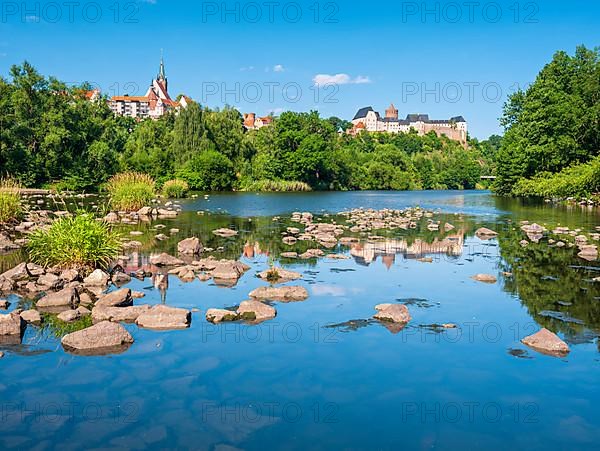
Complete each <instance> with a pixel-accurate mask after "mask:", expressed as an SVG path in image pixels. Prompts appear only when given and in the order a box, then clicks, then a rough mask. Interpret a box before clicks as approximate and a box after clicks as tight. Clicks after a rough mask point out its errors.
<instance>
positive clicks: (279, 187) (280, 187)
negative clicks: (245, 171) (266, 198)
mask: <svg viewBox="0 0 600 451" xmlns="http://www.w3.org/2000/svg"><path fill="white" fill-rule="evenodd" d="M243 191H250V192H259V191H262V192H292V191H312V188H311V187H310V185H309V184H308V183H304V182H296V181H293V180H291V181H289V180H258V181H256V182H251V183H249V184H248V185H247V186H246V187H245V188H244V189H243Z"/></svg>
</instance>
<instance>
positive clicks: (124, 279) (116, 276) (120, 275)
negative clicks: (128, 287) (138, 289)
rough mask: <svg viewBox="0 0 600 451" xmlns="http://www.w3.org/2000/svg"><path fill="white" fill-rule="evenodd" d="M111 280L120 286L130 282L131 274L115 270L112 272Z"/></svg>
mask: <svg viewBox="0 0 600 451" xmlns="http://www.w3.org/2000/svg"><path fill="white" fill-rule="evenodd" d="M111 280H112V283H114V284H115V285H117V286H121V285H125V284H126V283H129V282H131V276H130V275H129V274H125V273H124V272H121V271H117V272H115V273H113V275H112V277H111Z"/></svg>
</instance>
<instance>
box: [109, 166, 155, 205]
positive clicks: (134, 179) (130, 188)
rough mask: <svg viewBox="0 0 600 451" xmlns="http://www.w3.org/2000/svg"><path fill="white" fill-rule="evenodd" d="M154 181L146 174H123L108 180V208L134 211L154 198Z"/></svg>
mask: <svg viewBox="0 0 600 451" xmlns="http://www.w3.org/2000/svg"><path fill="white" fill-rule="evenodd" d="M155 185H156V183H155V181H154V179H153V178H152V177H150V176H149V175H148V174H143V173H140V172H124V173H121V174H116V175H114V176H113V177H111V178H110V179H109V180H108V183H107V186H106V188H107V190H108V193H109V195H110V206H111V207H112V208H114V209H115V210H123V211H136V210H139V209H140V208H142V207H145V206H147V205H148V204H149V203H150V201H151V200H152V199H153V198H154V188H155Z"/></svg>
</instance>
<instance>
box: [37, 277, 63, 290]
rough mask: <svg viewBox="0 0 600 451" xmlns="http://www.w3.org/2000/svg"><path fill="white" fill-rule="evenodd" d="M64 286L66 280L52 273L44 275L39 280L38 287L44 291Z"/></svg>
mask: <svg viewBox="0 0 600 451" xmlns="http://www.w3.org/2000/svg"><path fill="white" fill-rule="evenodd" d="M63 284H64V280H61V279H60V278H59V277H58V276H57V275H55V274H51V273H46V274H42V275H41V276H40V277H38V280H37V285H38V286H40V287H42V288H44V289H55V288H57V287H59V286H62V285H63Z"/></svg>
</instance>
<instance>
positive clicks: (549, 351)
mask: <svg viewBox="0 0 600 451" xmlns="http://www.w3.org/2000/svg"><path fill="white" fill-rule="evenodd" d="M521 343H523V344H524V345H526V346H529V347H530V348H532V349H535V350H536V351H538V352H540V353H542V354H546V355H551V356H554V357H564V356H565V355H567V354H568V353H569V352H571V349H569V346H568V345H567V344H566V343H565V342H564V341H562V340H561V339H560V338H559V337H558V336H557V335H556V334H554V333H552V332H550V331H549V330H548V329H546V328H544V329H542V330H540V331H539V332H537V333H535V334H533V335H530V336H529V337H525V338H523V339H522V340H521Z"/></svg>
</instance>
